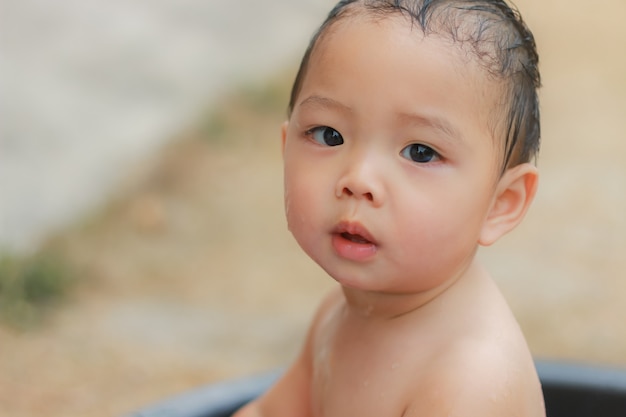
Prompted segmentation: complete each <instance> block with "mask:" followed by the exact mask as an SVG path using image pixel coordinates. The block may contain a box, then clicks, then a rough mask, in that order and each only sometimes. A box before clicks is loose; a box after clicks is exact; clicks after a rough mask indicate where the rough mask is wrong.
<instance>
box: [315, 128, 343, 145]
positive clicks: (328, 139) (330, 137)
mask: <svg viewBox="0 0 626 417" xmlns="http://www.w3.org/2000/svg"><path fill="white" fill-rule="evenodd" d="M307 134H308V135H310V136H311V138H313V140H314V141H315V142H317V143H319V144H320V145H325V146H337V145H342V144H343V137H342V136H341V133H339V132H337V131H336V130H335V129H333V128H332V127H328V126H320V127H316V128H313V129H311V130H309V131H308V132H307Z"/></svg>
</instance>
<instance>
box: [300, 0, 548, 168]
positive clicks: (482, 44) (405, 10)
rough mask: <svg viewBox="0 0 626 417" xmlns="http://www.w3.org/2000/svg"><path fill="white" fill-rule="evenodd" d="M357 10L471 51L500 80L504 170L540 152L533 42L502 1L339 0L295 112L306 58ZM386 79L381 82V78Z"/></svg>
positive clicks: (498, 134)
mask: <svg viewBox="0 0 626 417" xmlns="http://www.w3.org/2000/svg"><path fill="white" fill-rule="evenodd" d="M359 14H369V15H371V16H373V17H380V18H384V17H389V16H393V15H401V16H403V17H405V18H407V19H409V20H410V22H411V24H412V25H413V27H414V28H419V30H420V31H421V33H422V34H423V35H426V36H438V37H441V38H444V39H446V40H447V41H450V42H451V43H452V44H455V45H457V46H458V47H460V48H463V51H465V52H469V53H470V54H471V55H470V56H469V59H473V60H474V62H477V63H479V64H480V65H481V67H482V68H483V69H484V70H485V71H486V72H487V73H488V74H489V76H490V77H491V78H492V79H493V80H495V81H499V82H500V83H501V87H502V96H501V97H502V99H501V102H499V103H496V109H495V112H494V113H495V114H494V115H493V119H492V124H493V126H491V128H492V130H493V135H494V139H495V140H500V141H501V144H502V150H503V152H502V170H505V169H506V168H508V167H512V166H515V165H518V164H520V163H524V162H529V161H531V160H532V159H533V158H534V157H535V156H536V153H537V152H538V150H539V139H540V122H539V101H538V97H537V89H538V88H539V86H540V74H539V69H538V60H539V57H538V54H537V50H536V46H535V40H534V37H533V35H532V33H531V32H530V30H529V29H528V27H527V26H526V24H525V23H524V22H523V20H522V18H521V16H520V15H519V13H518V12H517V10H515V9H513V8H511V7H509V6H508V5H507V4H506V2H505V1H503V0H341V1H339V3H337V5H336V6H335V7H334V8H333V9H332V11H331V12H330V13H329V15H328V17H327V18H326V20H325V21H324V23H323V24H322V25H321V26H320V28H319V29H318V31H317V32H316V33H315V35H314V36H313V38H312V40H311V42H310V44H309V47H308V48H307V50H306V52H305V54H304V57H303V58H302V62H301V64H300V69H299V70H298V74H297V76H296V79H295V82H294V85H293V89H292V91H291V97H290V101H289V114H291V112H292V111H293V108H294V106H295V104H296V100H297V98H298V96H299V93H300V90H301V87H302V82H303V80H304V77H306V75H307V70H308V68H309V61H310V59H311V55H312V54H313V52H314V51H315V50H316V47H317V46H318V44H319V43H320V42H322V41H323V40H324V38H325V37H327V36H328V37H330V36H332V30H333V26H334V25H336V24H337V22H339V21H341V20H343V19H350V17H354V16H355V15H359ZM381 82H384V80H381Z"/></svg>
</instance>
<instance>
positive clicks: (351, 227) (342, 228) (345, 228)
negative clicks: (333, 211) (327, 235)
mask: <svg viewBox="0 0 626 417" xmlns="http://www.w3.org/2000/svg"><path fill="white" fill-rule="evenodd" d="M332 233H333V234H336V235H343V234H349V235H352V236H360V237H361V238H363V239H364V240H366V241H367V243H368V244H373V245H378V243H377V242H376V239H374V237H373V236H372V234H371V233H370V232H369V231H368V230H367V229H366V228H365V226H363V225H362V224H361V223H358V222H350V221H342V222H340V223H339V224H338V225H337V226H335V228H334V229H333V231H332Z"/></svg>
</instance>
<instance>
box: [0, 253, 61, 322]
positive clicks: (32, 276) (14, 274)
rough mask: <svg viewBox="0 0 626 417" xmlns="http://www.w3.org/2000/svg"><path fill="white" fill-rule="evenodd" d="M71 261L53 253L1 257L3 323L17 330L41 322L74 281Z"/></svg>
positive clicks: (0, 301) (0, 294)
mask: <svg viewBox="0 0 626 417" xmlns="http://www.w3.org/2000/svg"><path fill="white" fill-rule="evenodd" d="M69 269H70V268H69V267H68V264H67V262H65V261H64V260H63V258H62V257H61V256H60V255H58V254H55V253H52V252H45V251H42V252H39V253H36V254H34V255H30V256H17V255H12V254H8V253H3V254H0V320H2V321H3V322H4V323H5V324H8V325H11V326H13V327H18V328H25V327H31V326H33V325H36V324H38V323H40V322H41V320H42V319H43V318H44V316H45V312H46V311H47V309H48V308H49V307H50V306H52V305H53V304H55V303H57V302H58V301H60V300H62V299H63V298H64V297H65V296H66V295H67V293H68V290H69V288H70V286H71V283H72V281H73V278H72V274H71V273H70V271H69Z"/></svg>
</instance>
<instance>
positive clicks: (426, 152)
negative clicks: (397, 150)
mask: <svg viewBox="0 0 626 417" xmlns="http://www.w3.org/2000/svg"><path fill="white" fill-rule="evenodd" d="M434 157H435V151H434V150H432V149H431V148H429V147H428V146H424V145H414V146H411V159H412V160H413V161H415V162H430V161H431V160H432V159H433V158H434Z"/></svg>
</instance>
